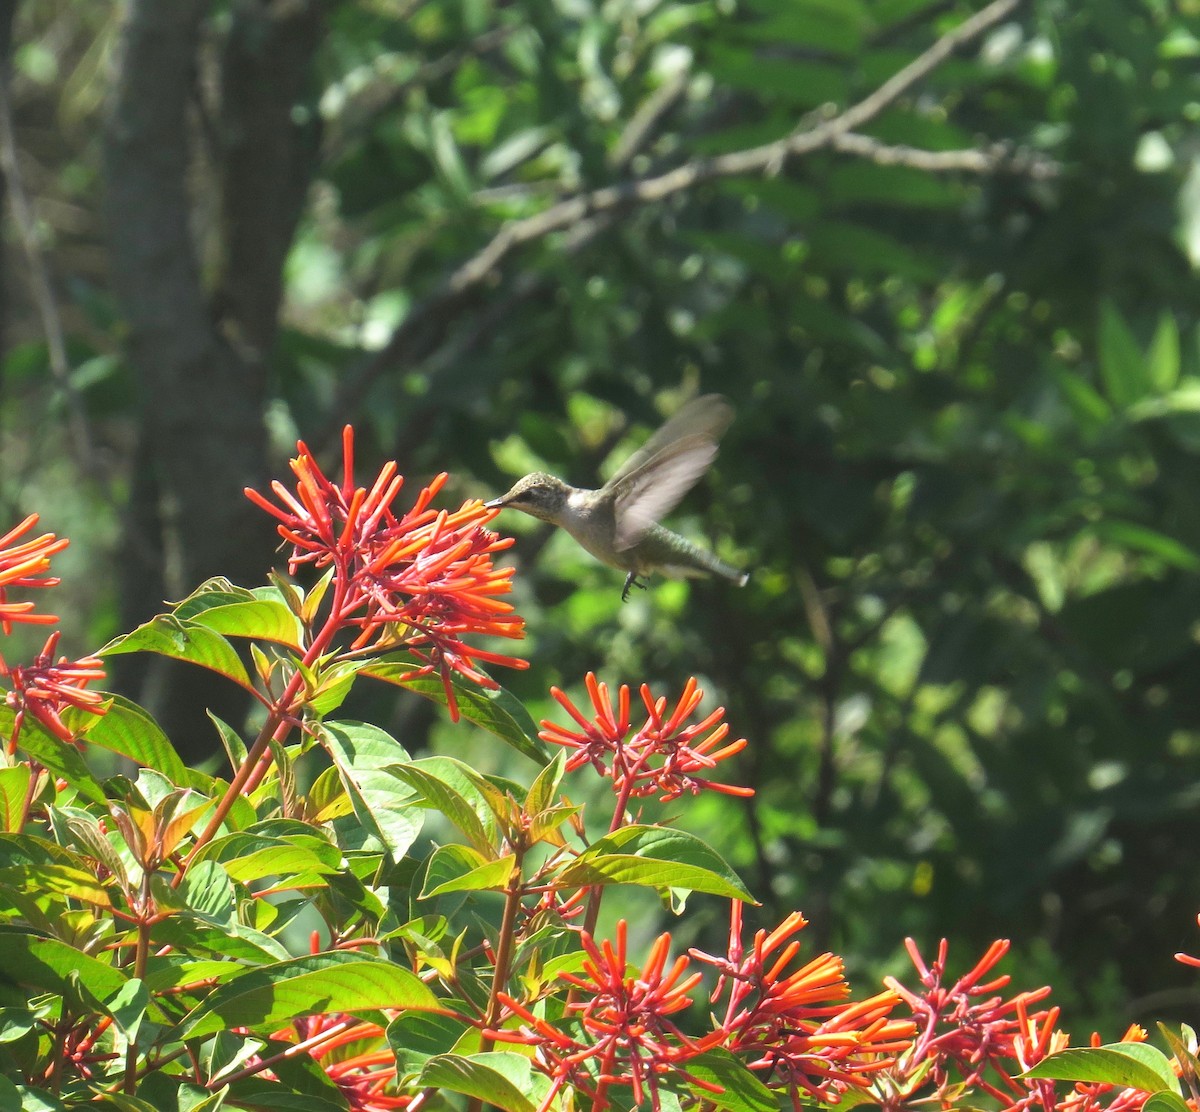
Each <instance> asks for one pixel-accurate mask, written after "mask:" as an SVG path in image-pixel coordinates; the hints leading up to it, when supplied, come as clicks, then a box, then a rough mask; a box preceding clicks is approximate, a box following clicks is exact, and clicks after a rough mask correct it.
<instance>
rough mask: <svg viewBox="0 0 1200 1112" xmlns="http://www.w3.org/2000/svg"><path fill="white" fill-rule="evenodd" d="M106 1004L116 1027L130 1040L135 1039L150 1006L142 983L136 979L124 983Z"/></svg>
mask: <svg viewBox="0 0 1200 1112" xmlns="http://www.w3.org/2000/svg"><path fill="white" fill-rule="evenodd" d="M106 1003H107V1005H108V1010H109V1013H110V1014H111V1015H112V1017H113V1019H114V1020H116V1023H117V1026H118V1027H120V1028H121V1030H122V1031H124V1032H125V1034H126V1035H128V1036H129V1037H130V1038H131V1039H136V1038H137V1033H138V1029H139V1028H140V1027H141V1025H142V1020H144V1019H145V1018H146V1009H147V1008H148V1007H149V1006H150V994H149V992H147V990H146V986H145V985H144V984H143V983H142V981H140V980H139V979H137V978H136V977H135V978H131V979H130V980H128V981H126V982H125V984H123V985H122V986H121V987H120V988H119V989H118V990H117V991H116V993H115V994H114V995H113V997H112V999H111V1000H108V1001H106Z"/></svg>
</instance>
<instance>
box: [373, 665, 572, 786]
mask: <svg viewBox="0 0 1200 1112" xmlns="http://www.w3.org/2000/svg"><path fill="white" fill-rule="evenodd" d="M418 665H419V662H417V661H414V660H412V659H411V658H408V657H405V658H402V659H398V658H396V657H394V656H389V657H387V658H383V659H381V660H378V661H375V662H374V663H372V664H370V665H368V666H367V667H365V668H363V669H362V670H361V672H360V674H361V675H364V676H371V677H372V678H373V679H377V680H383V681H384V682H386V683H394V684H396V685H397V686H399V687H404V688H407V689H408V690H409V691H415V692H416V693H417V694H418V695H423V696H424V697H425V698H427V699H431V700H432V701H433V702H435V703H440V704H441V705H442V706H446V705H447V702H448V701H447V699H446V692H445V689H444V688H443V687H442V681H441V680H440V679H439V678H438V677H436V676H414V677H413V678H411V679H405V680H402V679H400V677H401V676H403V675H404V674H405V673H406V672H411V671H412V670H413V669H414V668H416V667H418ZM453 686H454V697H455V700H456V701H457V703H458V710H459V713H460V714H461V715H462V716H463V718H465V719H466V720H467V721H468V722H473V723H475V725H476V726H479V727H480V728H481V729H484V730H487V732H488V733H490V734H494V735H495V736H496V737H498V738H499V739H500V740H501V741H503V742H506V743H507V744H509V745H511V746H512V747H513V748H514V749H515V750H516V751H517V752H518V753H522V754H524V755H525V756H526V757H528V758H529V759H530V760H532V761H536V762H537V763H538V764H539V765H544V764H545V763H546V762H547V761H548V760H549V759H550V758H549V756H548V754H547V753H546V750H545V748H544V747H543V745H542V743H541V741H540V740H539V739H538V736H537V734H538V728H537V726H536V725H535V724H534V721H533V719H532V718H530V717H529V712H528V711H527V710H526V709H525V707H524V706H523V705H522V703H521V701H520V700H519V699H517V698H516V697H515V696H513V695H512V694H510V693H509V692H507V691H505V690H504V689H503V688H500V689H499V690H498V691H488V690H485V689H484V688H482V687H475V686H474V685H468V684H465V683H462V682H461V681H459V680H454V681H453Z"/></svg>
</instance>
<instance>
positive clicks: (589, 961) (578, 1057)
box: [491, 919, 725, 1110]
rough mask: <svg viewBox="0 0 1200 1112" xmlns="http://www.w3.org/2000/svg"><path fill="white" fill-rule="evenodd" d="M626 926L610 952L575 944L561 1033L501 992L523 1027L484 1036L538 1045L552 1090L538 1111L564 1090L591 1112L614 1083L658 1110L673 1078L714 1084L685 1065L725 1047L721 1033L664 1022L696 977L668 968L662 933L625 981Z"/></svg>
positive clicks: (678, 966)
mask: <svg viewBox="0 0 1200 1112" xmlns="http://www.w3.org/2000/svg"><path fill="white" fill-rule="evenodd" d="M626 935H627V930H626V924H625V920H623V919H622V920H621V921H620V922H619V923H618V924H617V938H616V945H615V946H614V945H613V944H612V943H611V942H608V941H607V940H606V941H604V942H601V943H600V945H599V946H597V945H596V942H595V941H594V940H593V938H592V936H591V935H590V934H588V933H587V932H582V933H581V934H580V940H581V942H582V945H583V949H584V952H585V954H586V955H587V956H586V958H585V960H584V963H583V973H582V975H579V976H577V975H575V974H570V973H563V974H560V980H561V981H563V982H564V983H566V984H568V985H570V986H571V987H572V989H574V990H575V993H574V994H573V996H577V997H579V999H578V1000H576V999H572V1000H571V1001H569V1002H568V1003H567V1005H566V1009H565V1016H564V1020H565V1022H564V1023H563V1025H562V1027H556V1026H554V1025H553V1024H551V1023H549V1022H547V1021H546V1020H545V1019H542V1018H541V1017H539V1016H538V1015H535V1014H534V1012H533V1011H531V1010H530V1008H529V1007H527V1006H526V1005H525V1004H523V1003H521V1002H520V1001H519V1000H515V999H513V998H512V997H511V996H508V995H507V994H501V997H500V998H501V1000H502V1001H503V1003H504V1005H505V1006H506V1007H507V1008H508V1009H509V1010H510V1011H511V1012H512V1013H513V1014H514V1015H516V1016H518V1017H519V1018H520V1019H522V1020H524V1022H525V1026H524V1027H523V1028H522V1029H520V1030H517V1031H513V1030H498V1031H493V1032H491V1034H492V1035H493V1037H494V1038H496V1039H498V1040H500V1041H502V1042H515V1043H523V1044H525V1045H531V1046H536V1047H537V1057H536V1059H535V1061H536V1064H537V1065H538V1067H539V1068H540V1069H541V1070H543V1072H545V1073H546V1074H547V1075H549V1076H550V1077H551V1078H552V1079H553V1082H554V1084H553V1085H552V1087H551V1089H550V1092H549V1093H548V1094H547V1096H546V1098H545V1100H544V1101H543V1102H542V1105H541V1107H542V1109H545V1108H548V1107H549V1106H550V1104H551V1103H552V1101H553V1099H554V1096H555V1094H557V1093H558V1092H559V1090H560V1089H562V1087H563V1086H564V1085H566V1084H570V1085H571V1086H572V1087H573V1088H575V1089H576V1090H577V1091H578V1092H580V1093H582V1094H583V1095H584V1096H586V1097H587V1098H588V1099H589V1100H591V1101H592V1103H593V1107H594V1108H597V1109H601V1108H605V1107H607V1106H608V1097H607V1095H606V1094H607V1093H608V1091H609V1090H610V1089H611V1088H612V1086H613V1085H618V1084H619V1085H626V1086H629V1087H630V1088H631V1089H632V1092H633V1098H634V1100H635V1102H636V1103H637V1104H638V1105H639V1106H641V1105H642V1103H643V1101H644V1100H645V1099H647V1098H648V1099H649V1101H650V1104H651V1106H652V1107H653V1108H655V1109H656V1110H657V1109H658V1108H659V1107H660V1094H659V1082H660V1081H661V1080H662V1079H663V1078H665V1077H667V1076H669V1075H672V1074H675V1075H676V1076H677V1077H681V1078H683V1079H684V1080H686V1081H689V1082H690V1083H691V1084H693V1085H695V1086H697V1087H699V1088H701V1089H704V1090H707V1091H709V1092H713V1093H719V1092H720V1091H721V1089H720V1087H719V1086H714V1085H712V1083H710V1082H706V1081H702V1080H700V1079H699V1078H696V1077H693V1076H691V1075H690V1074H689V1073H688V1071H687V1062H688V1061H689V1060H690V1059H692V1058H695V1057H696V1056H697V1055H698V1054H702V1053H704V1052H705V1051H706V1050H708V1049H710V1048H712V1047H713V1046H717V1045H718V1044H720V1043H721V1042H723V1041H724V1038H725V1033H724V1032H723V1031H713V1032H711V1033H710V1034H708V1035H706V1036H705V1037H704V1038H701V1039H691V1038H689V1037H688V1036H687V1035H686V1034H684V1032H683V1031H681V1030H680V1029H679V1028H678V1027H677V1026H676V1025H675V1023H674V1022H673V1021H672V1020H671V1018H670V1017H671V1016H672V1015H674V1014H675V1013H677V1012H679V1011H682V1010H683V1009H685V1008H687V1007H689V1006H690V1005H691V1003H692V1001H691V998H690V997H689V996H688V995H687V994H688V992H690V991H691V990H692V989H693V988H694V987H695V986H696V984H697V983H698V982H699V980H700V977H701V974H700V973H698V972H696V973H689V972H688V964H689V963H688V959H687V958H686V957H683V956H680V957H678V958H676V959H675V961H674V962H673V963H672V964H671V965H670V967H669V968H668V966H667V958H668V954H669V952H670V945H671V936H670V935H669V934H663V935H660V936H659V937H658V939H657V940H656V941H655V942H654V945H653V946H651V948H650V955H649V957H648V958H647V960H646V964H645V966H644V968H643V969H642V970H641V972H640V973H637V974H636V975H631V974H630V972H629V968H628V966H627V963H626Z"/></svg>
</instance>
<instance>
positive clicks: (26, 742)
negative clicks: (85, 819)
mask: <svg viewBox="0 0 1200 1112" xmlns="http://www.w3.org/2000/svg"><path fill="white" fill-rule="evenodd" d="M13 721H14V716H13V710H12V708H11V707H9V706H5V705H3V704H0V737H6V738H7V737H10V736H12V729H13ZM17 744H18V747H19V748H21V749H23V750H24V751H25V752H26V753H28V754H29V756H31V757H34V758H36V759H37V761H38V762H39V763H40V764H42V765H44V766H45V767H46V768H48V769H49V770H50V771H51V772H53V773H54V774H55V775H56V776H61V777H62V778H63V779H64V780H66V781H67V783H68V784H70V785H71V787H72V788H74V789H75V791H76V792H78V794H79V795H80V796H82V797H83V798H84V799H86V800H87V801H88V802H89V803H101V804H102V803H104V789H103V788H102V787H101V786H100V783H99V781H98V780H97V779H96V778H95V776H93V775H92V770H91V769H90V768H88V766H87V762H86V761H85V760H84V759H83V754H81V753H80V752H79V750H78V749H76V748H75V746H74V745H71V744H70V743H69V742H65V741H61V740H59V739H58V738H56V737H55V736H54V735H53V734H51V733H48V732H47V731H46V730H44V729H43V728H42V726H41V725H40V724H39V723H38V721H37V720H36V719H35V718H31V717H30V716H29V715H26V716H25V721H24V722H22V723H21V736H20V739H19V741H18V743H17Z"/></svg>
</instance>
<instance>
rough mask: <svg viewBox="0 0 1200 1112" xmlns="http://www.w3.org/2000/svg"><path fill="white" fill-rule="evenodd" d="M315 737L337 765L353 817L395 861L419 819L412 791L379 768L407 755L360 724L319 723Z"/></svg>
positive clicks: (416, 829)
mask: <svg viewBox="0 0 1200 1112" xmlns="http://www.w3.org/2000/svg"><path fill="white" fill-rule="evenodd" d="M317 736H318V738H320V741H321V744H322V745H323V746H324V747H325V749H326V751H327V752H328V753H329V755H330V757H331V758H332V759H333V763H334V765H335V766H336V767H337V770H338V773H339V775H340V776H341V778H342V784H343V785H344V786H345V788H346V794H347V795H348V796H349V797H350V803H351V805H352V806H353V807H354V817H355V818H356V819H357V820H358V823H359V824H360V825H361V827H362V828H363V829H364V830H365V831H366V832H367V833H369V834H371V835H373V836H374V837H375V838H377V839H378V841H379V843H380V844H381V845H383V846H385V847H386V848H387V851H388V853H389V854H390V855H391V857H392V860H393V861H399V860H400V859H401V858H402V857H403V856H404V854H405V853H407V852H408V849H409V847H410V846H411V845H412V844H413V842H415V841H416V839H417V835H418V834H420V833H421V827H422V826H423V825H424V823H425V812H424V810H423V808H422V807H421V806H420V805H419V804H418V802H417V796H416V793H414V792H413V790H412V789H411V788H409V787H407V786H406V785H405V784H404V783H403V782H402V781H400V780H398V779H397V778H396V777H395V776H393V775H392V774H391V773H390V772H389V771H386V769H385V766H391V765H395V764H396V763H397V762H400V761H407V760H408V759H409V757H408V754H407V753H406V752H405V750H404V747H403V746H402V745H401V744H400V743H399V742H398V741H396V739H395V738H393V737H391V736H390V735H389V734H387V733H385V732H384V731H383V730H381V729H379V728H378V727H377V726H372V725H370V724H369V723H365V722H323V723H322V724H321V726H320V728H319V730H318V734H317ZM344 848H345V847H344ZM350 848H357V847H350Z"/></svg>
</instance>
